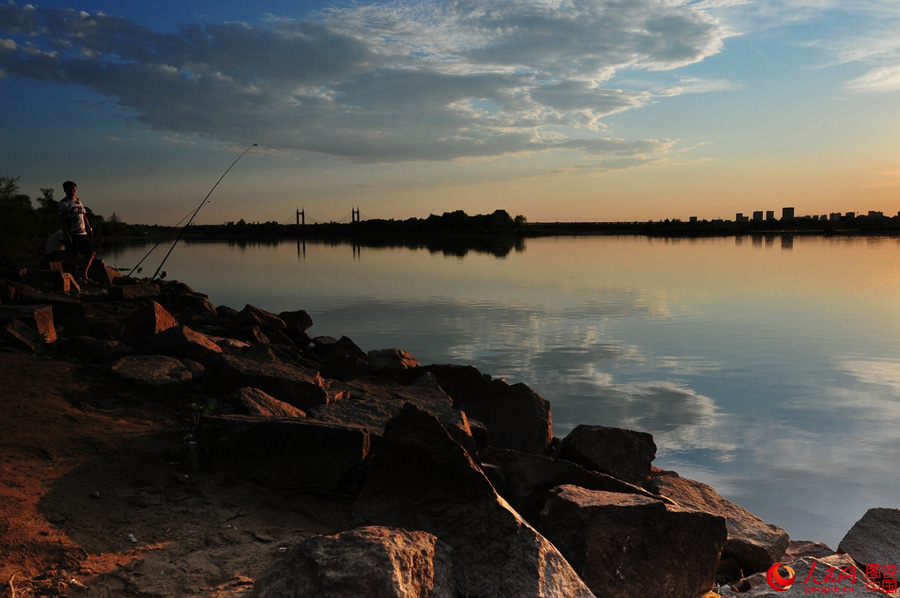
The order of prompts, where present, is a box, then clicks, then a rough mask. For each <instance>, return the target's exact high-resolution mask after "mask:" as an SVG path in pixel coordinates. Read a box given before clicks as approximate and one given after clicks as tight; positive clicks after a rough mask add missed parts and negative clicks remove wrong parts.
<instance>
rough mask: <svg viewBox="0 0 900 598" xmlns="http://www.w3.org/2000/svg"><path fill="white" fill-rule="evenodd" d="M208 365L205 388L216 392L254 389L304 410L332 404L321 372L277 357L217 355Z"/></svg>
mask: <svg viewBox="0 0 900 598" xmlns="http://www.w3.org/2000/svg"><path fill="white" fill-rule="evenodd" d="M204 365H205V366H206V375H205V376H204V377H203V380H204V385H205V386H206V387H207V388H209V389H210V390H212V391H213V392H219V393H221V394H228V393H230V392H232V391H235V390H238V389H239V388H244V387H245V386H251V387H253V388H258V389H260V390H262V391H263V392H265V393H266V394H268V395H271V396H272V397H274V398H276V399H278V400H279V401H284V402H285V403H288V404H290V405H293V406H294V407H297V408H299V409H302V410H304V411H306V410H308V409H309V408H311V407H314V406H315V405H323V404H325V403H326V402H327V401H328V395H327V394H326V393H325V388H324V381H323V379H322V376H320V375H319V372H317V371H315V370H313V369H311V368H306V367H302V366H299V365H295V364H291V363H285V362H284V361H281V360H278V359H277V358H275V357H274V355H273V354H269V356H268V357H262V356H256V357H248V356H247V355H242V356H239V355H226V354H222V353H220V354H213V355H210V356H209V357H208V358H207V359H206V361H205V362H204Z"/></svg>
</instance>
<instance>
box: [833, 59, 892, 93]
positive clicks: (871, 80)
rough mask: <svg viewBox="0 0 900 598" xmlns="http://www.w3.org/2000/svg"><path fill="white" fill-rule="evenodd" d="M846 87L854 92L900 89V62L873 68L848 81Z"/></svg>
mask: <svg viewBox="0 0 900 598" xmlns="http://www.w3.org/2000/svg"><path fill="white" fill-rule="evenodd" d="M844 88H845V89H846V90H847V91H849V92H852V93H873V92H888V91H900V64H896V65H893V66H884V67H879V68H876V69H872V70H871V71H869V72H868V73H866V74H865V75H862V76H860V77H857V78H856V79H853V80H852V81H848V82H847V84H846V85H845V86H844Z"/></svg>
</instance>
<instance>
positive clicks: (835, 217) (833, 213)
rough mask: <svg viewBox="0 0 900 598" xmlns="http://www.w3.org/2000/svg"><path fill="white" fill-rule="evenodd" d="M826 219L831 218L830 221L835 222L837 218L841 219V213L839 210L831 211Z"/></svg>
mask: <svg viewBox="0 0 900 598" xmlns="http://www.w3.org/2000/svg"><path fill="white" fill-rule="evenodd" d="M828 219H829V220H831V221H832V222H837V221H838V220H840V219H841V213H840V212H832V213H831V215H830V216H829V217H828Z"/></svg>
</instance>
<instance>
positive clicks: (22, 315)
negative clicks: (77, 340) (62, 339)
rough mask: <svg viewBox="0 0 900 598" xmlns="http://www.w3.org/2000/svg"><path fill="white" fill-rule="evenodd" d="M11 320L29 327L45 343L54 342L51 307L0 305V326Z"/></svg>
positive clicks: (54, 330)
mask: <svg viewBox="0 0 900 598" xmlns="http://www.w3.org/2000/svg"><path fill="white" fill-rule="evenodd" d="M13 321H18V322H21V323H22V324H25V325H26V326H28V327H29V328H31V329H32V330H33V331H34V332H35V333H36V335H37V338H38V339H40V340H41V341H42V342H43V343H45V344H48V345H50V344H53V343H55V342H56V327H55V325H54V320H53V308H52V307H50V306H49V305H0V327H5V326H8V325H9V323H10V322H13Z"/></svg>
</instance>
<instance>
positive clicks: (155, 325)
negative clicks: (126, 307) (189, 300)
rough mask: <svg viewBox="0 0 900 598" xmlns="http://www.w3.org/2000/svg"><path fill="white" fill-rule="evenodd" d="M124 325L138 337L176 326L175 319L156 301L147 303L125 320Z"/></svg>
mask: <svg viewBox="0 0 900 598" xmlns="http://www.w3.org/2000/svg"><path fill="white" fill-rule="evenodd" d="M125 325H126V326H128V328H130V329H132V330H134V331H135V333H136V334H138V335H140V336H152V335H154V334H159V333H160V332H163V331H164V330H168V329H169V328H174V327H175V326H177V325H178V322H176V321H175V317H174V316H173V315H172V314H170V313H169V312H168V311H167V310H166V308H164V307H163V306H162V305H160V304H159V303H157V302H156V301H153V300H151V301H147V302H146V303H143V304H141V305H140V306H139V307H138V309H137V310H135V311H134V312H133V313H132V314H130V315H129V316H128V317H127V319H126V320H125Z"/></svg>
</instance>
